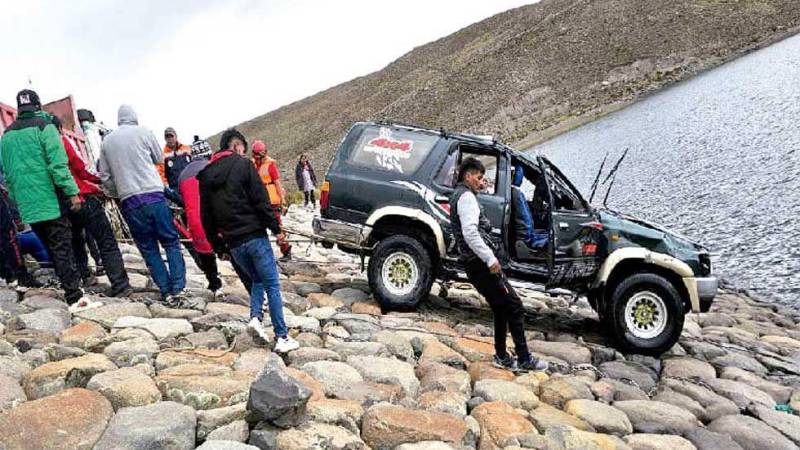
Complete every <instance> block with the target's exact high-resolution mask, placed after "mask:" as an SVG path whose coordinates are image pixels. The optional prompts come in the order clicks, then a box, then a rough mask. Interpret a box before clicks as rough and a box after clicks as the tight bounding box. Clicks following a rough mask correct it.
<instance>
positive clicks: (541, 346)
mask: <svg viewBox="0 0 800 450" xmlns="http://www.w3.org/2000/svg"><path fill="white" fill-rule="evenodd" d="M529 345H530V349H531V351H534V352H538V353H541V354H543V355H546V356H552V357H554V358H558V359H560V360H563V361H566V362H567V363H569V364H572V365H576V364H590V363H591V362H592V352H591V351H590V350H589V349H588V348H586V347H584V346H582V345H580V344H576V343H574V342H551V341H530V343H529Z"/></svg>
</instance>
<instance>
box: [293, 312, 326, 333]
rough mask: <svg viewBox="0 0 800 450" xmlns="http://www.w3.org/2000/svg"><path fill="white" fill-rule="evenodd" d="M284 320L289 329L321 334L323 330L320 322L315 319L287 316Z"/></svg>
mask: <svg viewBox="0 0 800 450" xmlns="http://www.w3.org/2000/svg"><path fill="white" fill-rule="evenodd" d="M284 320H285V322H286V326H287V327H288V328H299V329H300V330H302V331H307V332H309V333H319V332H320V331H321V330H322V327H321V326H320V324H319V320H317V319H315V318H313V317H306V316H285V317H284Z"/></svg>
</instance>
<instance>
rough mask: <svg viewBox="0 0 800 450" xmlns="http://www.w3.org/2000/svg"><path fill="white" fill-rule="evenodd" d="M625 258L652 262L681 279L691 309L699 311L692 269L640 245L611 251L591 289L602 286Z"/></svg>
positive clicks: (681, 262) (673, 258)
mask: <svg viewBox="0 0 800 450" xmlns="http://www.w3.org/2000/svg"><path fill="white" fill-rule="evenodd" d="M627 260H638V261H642V262H644V263H646V264H653V265H655V266H658V267H662V268H664V269H667V270H669V271H671V272H674V273H675V274H676V275H678V276H679V277H681V279H682V280H683V284H684V287H685V288H686V291H687V292H688V293H689V301H690V303H691V306H692V311H695V312H699V311H700V296H699V294H698V292H697V281H696V279H695V275H694V271H692V268H691V267H689V265H688V264H686V263H685V262H683V261H681V260H679V259H677V258H675V257H672V256H670V255H667V254H664V253H658V252H654V251H652V250H648V249H646V248H642V247H624V248H620V249H617V250H614V251H613V252H611V254H610V255H608V257H607V258H606V260H605V261H603V264H602V265H601V266H600V270H599V271H598V272H597V276H596V277H595V280H594V282H593V283H592V289H597V288H599V287H601V286H604V285H605V284H606V283H607V282H608V279H609V277H611V274H612V273H613V272H614V269H615V268H616V267H617V265H619V263H621V262H623V261H627Z"/></svg>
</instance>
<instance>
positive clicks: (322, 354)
mask: <svg viewBox="0 0 800 450" xmlns="http://www.w3.org/2000/svg"><path fill="white" fill-rule="evenodd" d="M287 359H288V360H289V365H291V366H302V365H303V364H305V363H309V362H314V361H341V360H342V357H341V356H339V354H338V353H336V352H335V351H333V350H327V349H324V348H314V347H300V348H298V349H297V350H294V351H292V352H290V353H289V354H288V355H287Z"/></svg>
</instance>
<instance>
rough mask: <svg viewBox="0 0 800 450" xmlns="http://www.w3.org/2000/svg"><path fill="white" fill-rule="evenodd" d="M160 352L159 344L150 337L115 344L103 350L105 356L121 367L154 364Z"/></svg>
mask: <svg viewBox="0 0 800 450" xmlns="http://www.w3.org/2000/svg"><path fill="white" fill-rule="evenodd" d="M158 352H159V347H158V343H157V342H156V341H155V340H153V339H152V338H151V337H149V336H148V337H143V338H135V339H128V340H124V341H120V342H113V343H111V344H109V345H108V346H107V347H106V348H105V349H104V350H103V354H104V355H106V356H107V357H108V359H110V360H111V361H113V362H114V364H116V365H118V366H120V367H129V366H135V365H136V364H143V363H144V364H153V358H154V357H155V356H156V355H157V354H158Z"/></svg>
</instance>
